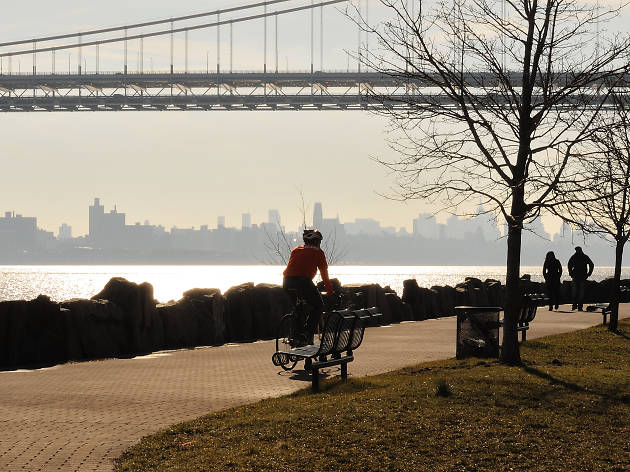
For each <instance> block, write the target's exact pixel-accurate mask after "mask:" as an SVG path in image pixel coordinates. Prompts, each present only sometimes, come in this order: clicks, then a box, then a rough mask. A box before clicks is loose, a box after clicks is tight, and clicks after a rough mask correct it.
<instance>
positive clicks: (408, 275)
mask: <svg viewBox="0 0 630 472" xmlns="http://www.w3.org/2000/svg"><path fill="white" fill-rule="evenodd" d="M521 269H522V270H521V273H523V274H531V276H532V280H535V281H541V280H542V275H541V268H540V267H522V268H521ZM283 270H284V267H283V266H265V265H254V266H233V265H232V266H216V265H213V266H182V265H176V266H174V265H168V266H167V265H164V266H0V300H30V299H33V298H35V297H37V296H38V295H40V294H44V295H48V296H49V297H50V298H52V299H53V300H56V301H63V300H69V299H71V298H90V297H92V296H94V295H96V294H97V293H98V292H100V291H101V289H102V288H103V287H104V286H105V284H106V283H107V282H108V281H109V279H111V278H112V277H124V278H126V279H128V280H130V281H132V282H136V283H141V282H149V283H151V284H152V285H153V288H154V294H155V298H156V299H157V300H159V301H162V302H165V301H169V300H178V299H179V298H181V296H182V293H183V292H185V291H186V290H189V289H191V288H195V287H203V288H219V289H221V291H222V292H225V291H226V290H228V289H229V288H230V287H233V286H235V285H239V284H241V283H244V282H254V283H255V284H258V283H263V282H265V283H272V284H281V283H282V271H283ZM612 273H613V268H612V267H600V268H596V269H595V272H594V273H593V276H592V277H591V278H592V279H593V280H602V279H604V278H606V277H611V276H612ZM330 275H331V277H337V278H338V279H339V280H340V281H341V283H342V284H352V283H377V284H380V285H381V286H386V285H389V286H390V287H391V288H392V289H394V290H396V292H397V293H398V294H399V295H401V294H402V285H403V281H404V280H407V279H413V278H415V279H417V280H418V285H420V286H424V287H431V286H432V285H447V284H448V285H451V286H454V285H455V284H457V283H459V282H463V280H464V278H465V277H477V278H479V279H481V280H485V279H487V278H491V279H497V280H500V281H502V282H504V281H505V267H503V266H334V267H331V268H330ZM622 278H630V267H626V268H624V270H623V273H622Z"/></svg>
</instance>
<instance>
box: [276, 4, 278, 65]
mask: <svg viewBox="0 0 630 472" xmlns="http://www.w3.org/2000/svg"><path fill="white" fill-rule="evenodd" d="M277 73H278V15H277V14H276V74H277Z"/></svg>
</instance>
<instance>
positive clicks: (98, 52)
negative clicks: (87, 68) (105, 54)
mask: <svg viewBox="0 0 630 472" xmlns="http://www.w3.org/2000/svg"><path fill="white" fill-rule="evenodd" d="M100 59H101V58H100V51H99V47H98V44H97V45H96V75H98V71H99V69H100V64H99V63H100Z"/></svg>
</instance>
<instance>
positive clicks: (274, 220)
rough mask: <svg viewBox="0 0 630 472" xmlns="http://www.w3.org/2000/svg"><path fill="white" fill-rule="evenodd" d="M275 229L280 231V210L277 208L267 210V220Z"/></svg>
mask: <svg viewBox="0 0 630 472" xmlns="http://www.w3.org/2000/svg"><path fill="white" fill-rule="evenodd" d="M268 223H269V224H270V225H272V226H273V227H274V228H275V229H276V230H277V231H282V223H281V221H280V212H279V211H278V210H269V221H268Z"/></svg>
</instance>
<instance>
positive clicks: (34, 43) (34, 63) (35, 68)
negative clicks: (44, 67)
mask: <svg viewBox="0 0 630 472" xmlns="http://www.w3.org/2000/svg"><path fill="white" fill-rule="evenodd" d="M36 49H37V43H36V42H35V41H33V75H37V53H36V52H35V50H36Z"/></svg>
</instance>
